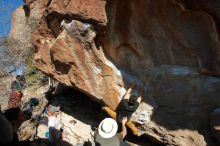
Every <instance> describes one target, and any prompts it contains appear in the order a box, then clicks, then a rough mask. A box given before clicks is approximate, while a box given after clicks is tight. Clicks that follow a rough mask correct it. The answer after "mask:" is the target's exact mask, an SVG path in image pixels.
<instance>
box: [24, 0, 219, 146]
mask: <svg viewBox="0 0 220 146" xmlns="http://www.w3.org/2000/svg"><path fill="white" fill-rule="evenodd" d="M34 3H35V5H36V4H37V3H39V4H40V1H34V2H33V3H32V4H34ZM197 4H198V5H197ZM217 4H218V3H217V2H216V3H215V2H214V0H212V1H210V2H207V3H205V2H204V1H203V0H193V1H182V0H176V1H175V0H163V1H161V0H145V1H141V0H138V1H133V0H127V1H125V0H120V1H117V0H112V1H105V0H96V1H95V0H87V1H85V0H69V1H65V0H64V1H59V0H52V1H48V3H47V4H46V5H43V6H44V7H41V8H42V9H41V10H45V11H44V13H43V14H42V13H41V14H39V16H38V17H37V18H41V19H40V23H39V25H38V27H37V30H36V31H35V32H34V33H33V44H34V46H35V50H34V60H35V65H36V67H37V68H38V69H40V70H41V71H42V72H44V73H45V74H47V75H49V76H50V77H53V78H54V79H56V80H58V81H59V82H61V83H63V84H66V85H67V86H71V87H74V88H77V89H78V90H80V91H82V92H84V93H86V94H87V95H89V96H90V97H91V98H92V99H94V100H95V101H97V102H100V103H101V104H105V105H108V106H109V107H110V108H112V109H113V110H115V109H116V108H117V106H118V105H119V103H120V101H121V99H122V97H123V95H124V93H125V91H126V88H127V86H128V85H129V84H130V83H131V82H132V81H135V82H136V84H137V86H136V88H135V89H134V94H136V90H137V89H138V88H139V87H141V86H144V99H143V102H142V104H141V105H140V107H139V108H138V110H137V111H136V112H135V114H134V115H133V117H132V120H133V121H134V122H135V124H136V126H137V128H138V129H139V134H140V135H141V134H145V135H147V136H148V137H150V138H151V139H153V140H154V141H157V142H159V143H163V144H166V145H180V146H205V145H217V142H216V141H215V140H213V139H214V138H213V137H212V136H211V131H210V129H209V113H210V111H211V110H212V109H213V108H215V107H216V106H219V105H220V100H219V99H218V97H219V95H220V79H219V78H215V77H210V76H205V75H201V74H199V73H198V70H200V69H205V70H211V71H219V67H220V42H219V33H218V30H219V28H218V25H217V24H218V22H219V20H220V19H219V16H220V15H219V13H218V12H219V6H217ZM27 5H31V4H27ZM32 13H34V11H33V9H32V8H31V7H30V14H32ZM61 22H62V26H61ZM94 34H95V35H94Z"/></svg>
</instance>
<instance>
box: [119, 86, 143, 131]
mask: <svg viewBox="0 0 220 146" xmlns="http://www.w3.org/2000/svg"><path fill="white" fill-rule="evenodd" d="M133 86H134V85H132V86H131V87H130V88H129V89H128V90H127V91H126V93H125V95H124V98H123V99H122V101H121V104H120V106H119V109H118V114H117V117H116V119H117V122H118V124H119V131H120V130H121V123H122V118H123V117H127V119H128V120H129V119H130V118H131V116H132V114H133V113H134V112H135V111H136V110H137V108H138V106H139V104H140V102H141V99H142V97H141V96H138V97H137V96H135V95H131V91H132V88H133ZM141 92H142V90H139V94H140V95H141V94H142V93H141Z"/></svg>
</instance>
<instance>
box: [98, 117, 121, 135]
mask: <svg viewBox="0 0 220 146" xmlns="http://www.w3.org/2000/svg"><path fill="white" fill-rule="evenodd" d="M117 130H118V124H117V123H116V121H115V120H113V119H112V118H105V119H104V120H102V122H101V123H100V124H99V128H98V132H99V135H100V136H101V137H103V138H111V137H113V136H114V135H115V134H116V132H117Z"/></svg>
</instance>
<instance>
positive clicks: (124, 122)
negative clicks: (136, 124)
mask: <svg viewBox="0 0 220 146" xmlns="http://www.w3.org/2000/svg"><path fill="white" fill-rule="evenodd" d="M127 121H128V118H127V117H123V119H122V124H123V125H125V124H126V123H127Z"/></svg>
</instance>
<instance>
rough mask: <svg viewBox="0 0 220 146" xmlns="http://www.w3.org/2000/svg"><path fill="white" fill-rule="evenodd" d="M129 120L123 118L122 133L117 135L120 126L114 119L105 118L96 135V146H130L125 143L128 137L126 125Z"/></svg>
mask: <svg viewBox="0 0 220 146" xmlns="http://www.w3.org/2000/svg"><path fill="white" fill-rule="evenodd" d="M126 122H127V118H126V117H123V118H122V131H121V132H120V133H117V130H118V125H117V122H116V121H115V120H113V119H112V118H105V119H104V120H103V121H102V122H101V123H100V124H99V127H98V131H97V132H96V133H95V145H97V146H129V144H128V143H126V142H124V138H125V136H126V135H127V129H126V126H125V124H126Z"/></svg>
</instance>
